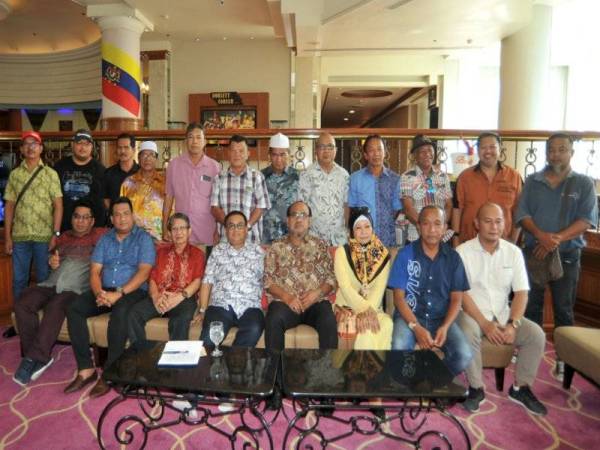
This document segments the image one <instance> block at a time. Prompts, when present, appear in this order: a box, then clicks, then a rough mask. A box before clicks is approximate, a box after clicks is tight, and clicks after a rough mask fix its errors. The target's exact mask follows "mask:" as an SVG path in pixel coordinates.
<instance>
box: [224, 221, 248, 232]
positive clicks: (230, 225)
mask: <svg viewBox="0 0 600 450" xmlns="http://www.w3.org/2000/svg"><path fill="white" fill-rule="evenodd" d="M225 228H227V229H228V230H229V231H233V230H243V229H244V228H246V224H245V223H243V222H240V223H228V224H227V225H225Z"/></svg>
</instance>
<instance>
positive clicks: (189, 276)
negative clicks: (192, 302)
mask: <svg viewBox="0 0 600 450" xmlns="http://www.w3.org/2000/svg"><path fill="white" fill-rule="evenodd" d="M205 266H206V258H205V256H204V252H203V251H202V250H200V249H199V248H198V247H194V246H193V245H189V244H188V245H187V247H186V248H185V249H184V250H183V253H182V254H181V255H178V254H177V252H175V247H174V246H173V245H172V244H171V245H167V246H165V247H160V248H159V249H158V250H157V252H156V265H155V266H154V268H153V269H152V272H151V273H150V279H151V280H152V281H154V282H155V283H156V286H157V287H158V291H159V292H164V291H169V292H178V291H180V290H181V289H184V288H185V287H186V286H187V285H188V284H190V283H191V282H192V281H193V280H195V279H196V278H202V277H203V276H204V267H205Z"/></svg>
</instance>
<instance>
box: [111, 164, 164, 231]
mask: <svg viewBox="0 0 600 450" xmlns="http://www.w3.org/2000/svg"><path fill="white" fill-rule="evenodd" d="M121 195H122V196H125V197H127V198H128V199H129V200H131V204H132V206H133V216H134V218H135V223H136V224H137V225H138V226H139V227H141V228H143V229H144V230H146V231H147V232H148V233H150V236H152V237H153V238H154V239H157V240H161V239H162V213H163V204H164V202H165V174H164V173H163V172H159V171H158V170H155V171H154V174H153V176H152V180H150V183H148V182H146V180H145V179H144V176H143V175H142V172H141V171H139V172H137V173H135V174H134V175H131V176H130V177H127V178H126V179H125V181H123V183H122V184H121Z"/></svg>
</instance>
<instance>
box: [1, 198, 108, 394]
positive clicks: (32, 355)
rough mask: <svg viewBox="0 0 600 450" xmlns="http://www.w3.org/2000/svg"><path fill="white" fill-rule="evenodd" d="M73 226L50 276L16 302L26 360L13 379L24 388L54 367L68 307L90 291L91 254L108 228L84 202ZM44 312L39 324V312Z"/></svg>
mask: <svg viewBox="0 0 600 450" xmlns="http://www.w3.org/2000/svg"><path fill="white" fill-rule="evenodd" d="M71 223H72V229H71V230H68V231H65V232H64V233H63V234H61V235H60V237H59V238H58V239H57V241H56V246H55V247H54V250H53V251H52V254H51V255H50V258H49V264H50V267H51V268H52V273H51V274H50V277H49V278H48V279H47V280H46V281H43V282H40V283H38V284H37V286H32V287H28V288H25V290H24V291H23V293H22V294H21V297H20V298H19V301H18V302H15V316H16V319H17V325H18V328H19V335H20V337H21V349H22V351H23V355H24V357H23V359H21V364H20V365H19V368H18V369H17V371H16V372H15V376H14V377H13V380H14V381H15V382H16V383H18V384H20V385H21V386H25V385H26V384H27V383H29V381H31V380H36V379H37V378H38V377H39V376H40V375H41V374H42V372H44V371H45V370H46V369H47V368H48V367H49V366H50V364H52V362H53V361H54V359H53V358H52V357H51V353H52V347H53V346H54V342H55V341H56V338H57V336H58V333H59V332H60V327H61V326H62V324H63V322H64V320H65V309H66V307H67V306H68V305H69V303H71V301H72V300H73V299H75V298H76V297H77V295H78V294H83V293H84V292H86V291H88V290H89V289H90V255H91V254H92V251H93V250H94V246H95V245H96V242H98V240H99V239H100V238H101V237H102V235H103V234H104V233H105V231H106V229H105V228H93V226H94V216H93V215H92V207H91V205H90V204H88V203H86V202H83V201H82V202H79V203H77V204H76V205H75V211H74V212H73V217H71ZM42 309H43V310H44V316H43V318H42V321H41V322H40V320H39V317H38V312H39V311H40V310H42Z"/></svg>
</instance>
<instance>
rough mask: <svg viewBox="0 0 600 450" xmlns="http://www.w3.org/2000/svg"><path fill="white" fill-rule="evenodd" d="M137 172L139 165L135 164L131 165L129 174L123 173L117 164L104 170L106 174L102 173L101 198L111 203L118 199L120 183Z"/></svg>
mask: <svg viewBox="0 0 600 450" xmlns="http://www.w3.org/2000/svg"><path fill="white" fill-rule="evenodd" d="M138 170H140V165H139V164H138V163H136V162H134V163H133V166H132V167H131V170H130V171H129V172H123V171H122V170H121V166H120V165H119V163H117V164H115V165H114V166H110V167H109V168H108V169H106V172H104V183H103V198H107V199H109V200H110V201H111V202H112V201H114V200H116V199H117V198H119V193H120V192H121V183H123V181H124V180H125V178H127V177H128V176H130V175H133V174H134V173H136V172H137V171H138Z"/></svg>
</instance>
